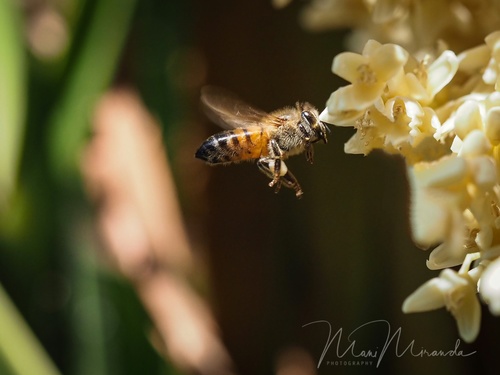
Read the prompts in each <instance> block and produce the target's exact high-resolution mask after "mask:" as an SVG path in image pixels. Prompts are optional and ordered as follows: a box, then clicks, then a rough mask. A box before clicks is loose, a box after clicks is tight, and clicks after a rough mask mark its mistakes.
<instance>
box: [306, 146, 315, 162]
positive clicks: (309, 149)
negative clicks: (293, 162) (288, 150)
mask: <svg viewBox="0 0 500 375" xmlns="http://www.w3.org/2000/svg"><path fill="white" fill-rule="evenodd" d="M306 160H307V161H308V162H309V163H311V164H312V163H313V162H314V148H313V146H312V144H310V143H307V144H306Z"/></svg>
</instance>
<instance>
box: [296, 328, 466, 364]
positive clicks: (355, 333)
mask: <svg viewBox="0 0 500 375" xmlns="http://www.w3.org/2000/svg"><path fill="white" fill-rule="evenodd" d="M313 325H315V326H321V327H323V329H325V331H326V332H327V333H328V335H327V339H326V340H325V344H324V347H323V352H322V353H321V355H320V357H319V360H318V364H317V368H320V367H321V366H375V367H377V368H378V367H379V366H380V364H381V363H382V361H383V360H384V358H387V357H388V356H389V355H393V356H396V357H403V356H405V355H406V356H413V357H422V358H425V357H469V356H471V355H473V354H475V353H476V351H470V352H468V351H465V350H463V349H461V348H460V345H461V341H460V339H457V341H456V342H455V347H453V348H448V349H426V348H423V347H420V346H418V345H417V344H416V343H415V340H411V341H406V342H403V340H402V337H401V336H402V329H401V327H399V328H398V329H396V330H394V331H393V330H392V327H391V325H390V323H389V322H388V321H387V320H382V319H380V320H372V321H369V322H366V323H364V324H361V325H360V326H358V327H356V328H355V329H353V330H352V331H350V332H344V329H343V328H339V329H338V330H337V331H335V332H333V329H332V325H331V324H330V322H329V321H327V320H316V321H314V322H310V323H307V324H304V325H303V326H302V328H304V327H310V326H313ZM370 330H374V331H371V332H367V331H370ZM373 332H376V333H377V334H376V337H377V343H376V344H373V342H372V343H371V344H370V345H371V346H367V343H366V340H364V339H363V338H365V337H366V336H367V335H366V333H373ZM372 336H373V335H372Z"/></svg>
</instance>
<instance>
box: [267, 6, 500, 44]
mask: <svg viewBox="0 0 500 375" xmlns="http://www.w3.org/2000/svg"><path fill="white" fill-rule="evenodd" d="M273 1H274V3H275V4H276V5H278V3H279V4H280V5H284V3H288V2H289V1H286V0H273ZM302 24H303V25H304V26H305V27H306V28H308V29H310V30H325V29H331V28H352V34H351V36H350V38H349V40H348V43H349V47H350V49H351V50H355V51H359V49H360V47H361V46H362V45H364V43H365V42H366V41H367V40H368V39H376V40H378V41H381V42H383V43H387V42H393V43H397V44H398V45H401V46H403V47H405V48H406V49H408V50H410V51H412V52H414V51H419V50H421V49H422V48H427V47H428V46H430V45H432V44H434V43H435V42H436V41H437V40H445V41H446V43H447V45H448V46H449V47H450V48H451V49H452V50H453V51H463V50H465V49H466V48H469V47H472V46H475V45H477V44H479V43H480V42H481V41H482V38H483V37H484V35H487V34H489V33H491V32H492V31H495V30H496V29H497V28H498V25H499V24H500V2H499V1H497V0H433V1H421V0H397V1H394V0H311V1H310V3H309V4H308V5H307V7H306V8H305V9H304V12H303V14H302Z"/></svg>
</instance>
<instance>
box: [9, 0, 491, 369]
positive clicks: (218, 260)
mask: <svg viewBox="0 0 500 375" xmlns="http://www.w3.org/2000/svg"><path fill="white" fill-rule="evenodd" d="M305 4H306V3H305V2H302V1H295V2H292V4H291V5H290V6H288V7H286V8H284V9H281V10H277V9H275V8H273V6H272V4H271V1H270V0H241V1H231V0H211V1H202V0H182V1H180V0H178V1H174V0H142V1H138V0H100V1H98V0H17V1H14V0H0V159H1V161H0V163H1V164H0V167H1V169H0V282H1V288H2V289H0V374H2V375H3V374H8V375H10V374H23V375H25V374H42V375H43V374H58V373H61V374H78V375H80V374H81V375H83V374H92V375H100V374H103V375H104V374H130V375H132V374H217V375H223V374H242V375H245V374H279V375H301V374H304V375H305V374H315V373H318V374H333V373H335V374H371V373H383V374H401V373H403V372H404V373H406V374H420V373H422V372H424V371H425V372H427V373H429V371H430V370H429V369H431V371H430V373H436V374H437V373H440V374H447V373H454V374H467V373H471V372H472V371H474V373H478V374H492V373H496V371H497V370H496V368H495V366H494V364H495V363H496V362H494V360H495V359H496V358H495V356H496V355H497V353H498V350H499V349H500V346H499V344H498V337H500V325H499V322H498V320H496V319H494V318H492V317H491V316H490V315H489V313H488V312H487V310H484V311H483V321H482V327H481V332H480V335H479V338H478V339H477V341H476V342H475V343H473V344H465V343H463V342H461V343H460V346H459V350H463V352H464V353H471V352H474V351H477V352H476V353H475V354H473V355H471V356H469V357H466V358H463V357H458V356H447V357H443V356H438V357H431V358H429V357H425V356H424V357H422V356H418V353H420V352H421V350H422V349H425V350H427V351H433V350H443V351H445V352H447V351H449V350H453V349H455V348H456V342H457V339H458V334H457V329H456V326H455V321H454V320H453V318H452V317H451V316H450V315H449V314H448V313H447V312H446V311H444V310H439V311H435V312H430V313H424V314H414V315H404V314H403V313H402V312H401V305H402V302H403V301H404V299H405V298H406V296H408V295H409V294H410V293H411V292H413V291H414V290H415V289H416V288H417V287H418V286H420V285H421V284H422V283H423V282H425V281H427V280H428V279H430V278H432V277H435V276H437V274H438V273H436V272H432V271H429V270H427V269H426V266H425V260H426V258H427V256H428V253H427V252H425V251H421V250H420V249H417V248H416V247H415V246H414V245H413V244H412V241H411V236H410V231H409V223H408V209H409V204H408V199H409V197H408V191H407V183H406V176H405V168H404V164H403V161H402V160H401V159H399V158H395V157H389V156H385V155H383V154H381V153H373V154H370V155H369V156H367V157H362V156H353V155H345V154H344V152H343V144H344V143H345V142H346V141H347V139H349V137H350V136H351V134H352V130H351V129H343V128H336V127H333V128H332V132H331V134H330V135H329V143H328V144H327V145H323V144H319V145H317V146H316V147H315V163H314V165H312V166H311V165H309V164H308V163H307V162H306V160H305V158H304V156H297V157H294V158H292V159H291V160H290V161H289V162H287V165H288V166H289V167H290V168H291V169H292V171H293V172H294V174H295V175H296V177H297V178H298V180H299V182H300V183H301V185H302V188H303V190H304V196H303V198H302V199H301V200H297V199H296V198H295V195H294V193H293V191H291V190H286V189H282V191H281V192H280V193H279V194H274V192H273V190H272V189H270V188H269V187H268V186H267V183H268V180H267V178H266V177H265V176H264V175H262V174H261V173H259V172H258V169H257V167H256V166H255V165H253V164H251V163H244V164H240V165H233V166H228V167H215V168H211V167H209V166H207V165H205V164H203V163H202V162H201V161H199V160H196V159H195V158H194V152H195V150H196V149H197V148H198V147H199V145H200V144H201V142H202V141H203V140H204V139H205V138H206V137H208V136H209V135H211V134H213V133H215V132H217V131H218V130H219V129H218V128H217V127H216V125H214V124H211V123H210V122H209V121H208V120H207V119H206V117H205V116H204V115H203V113H202V111H201V110H200V105H199V94H200V88H201V87H202V86H203V85H205V84H213V85H217V86H221V87H225V88H227V89H229V90H231V91H233V92H235V93H237V94H238V95H239V96H240V97H242V98H244V99H245V100H246V101H248V102H249V103H251V104H253V105H255V106H256V107H258V108H261V109H264V110H266V111H272V110H274V109H277V108H281V107H283V106H287V105H293V104H294V103H295V102H296V101H298V100H300V101H309V102H310V103H313V104H314V105H316V106H317V107H318V108H319V109H320V110H322V109H323V108H324V105H325V103H326V100H327V98H328V97H329V95H330V93H331V92H333V91H334V90H335V89H336V88H337V87H338V86H340V85H342V84H343V83H342V82H341V81H340V80H339V79H338V78H336V77H334V76H333V74H332V73H331V63H332V60H333V57H334V56H335V55H336V54H338V53H339V52H341V51H343V50H345V46H344V44H343V41H344V38H345V36H346V35H347V34H348V32H349V31H348V30H336V31H329V32H323V33H312V32H309V31H306V30H304V29H303V28H302V27H301V24H300V22H299V19H300V14H301V12H302V10H303V8H304V6H305ZM375 320H383V321H387V322H388V323H389V324H390V332H388V328H387V326H386V325H384V324H372V325H369V326H368V327H367V328H363V329H360V330H359V331H358V333H357V334H356V335H355V336H353V337H351V338H350V340H353V339H354V340H355V342H356V344H355V349H353V350H352V351H351V350H350V349H349V350H348V348H349V345H350V344H351V341H349V339H348V337H347V336H348V335H349V333H350V332H352V331H353V330H355V329H356V328H358V327H360V326H362V325H364V324H366V323H369V322H372V321H375ZM318 321H328V322H329V323H330V324H331V328H332V336H333V335H334V334H335V333H337V332H341V333H342V337H341V338H339V339H338V341H337V340H335V341H333V343H332V345H331V346H330V347H329V349H328V350H327V351H326V354H325V355H324V357H322V354H324V350H325V345H326V343H327V339H328V326H327V324H326V323H314V322H318ZM309 323H312V324H309ZM398 328H401V336H400V339H399V346H398V345H397V344H396V341H397V340H396V339H394V341H393V342H392V344H391V346H389V349H388V350H387V352H386V354H385V355H384V357H383V359H382V360H381V362H380V364H379V366H378V368H377V367H376V365H375V363H372V364H371V365H363V364H355V363H344V362H347V361H358V360H367V359H366V358H363V357H362V356H361V357H358V358H356V357H355V356H354V355H353V354H358V355H359V353H361V351H362V350H365V351H366V350H372V351H381V350H382V348H383V345H384V343H385V340H386V337H387V335H388V334H390V335H392V334H394V333H396V331H397V329H398ZM339 330H340V331H339ZM412 341H414V347H413V348H414V349H413V353H415V355H411V353H410V352H409V351H406V352H404V350H405V349H406V348H407V347H408V346H409V345H410V344H411V342H412ZM337 343H338V351H337ZM346 350H348V352H347V353H346V354H345V355H343V356H342V353H344V352H346ZM321 358H323V361H322V362H320V361H321ZM372 361H373V360H372ZM338 362H340V363H338ZM319 363H320V364H321V365H320V366H319V369H318V368H317V366H318V364H319Z"/></svg>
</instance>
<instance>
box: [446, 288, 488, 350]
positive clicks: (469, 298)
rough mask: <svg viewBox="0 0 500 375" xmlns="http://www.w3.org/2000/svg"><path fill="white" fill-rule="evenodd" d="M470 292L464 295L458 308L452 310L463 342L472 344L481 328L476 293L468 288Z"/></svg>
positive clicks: (479, 308) (479, 309) (479, 307)
mask: <svg viewBox="0 0 500 375" xmlns="http://www.w3.org/2000/svg"><path fill="white" fill-rule="evenodd" d="M469 287H470V290H469V291H468V292H466V293H465V295H464V296H463V297H462V299H461V301H460V305H461V306H460V308H459V309H457V310H452V311H451V312H452V314H453V316H454V318H455V320H456V321H457V326H458V332H459V334H460V337H461V338H462V339H463V340H464V341H465V342H469V343H470V342H473V341H474V340H475V339H476V337H477V335H478V334H479V328H480V326H481V306H480V304H479V301H478V300H477V297H476V292H475V290H474V289H473V288H472V286H469Z"/></svg>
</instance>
